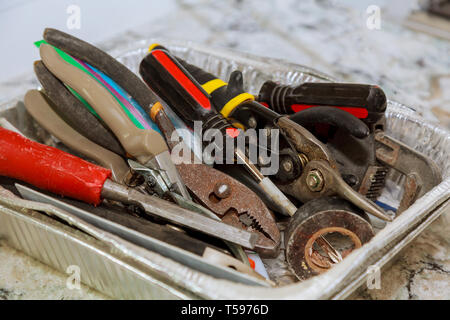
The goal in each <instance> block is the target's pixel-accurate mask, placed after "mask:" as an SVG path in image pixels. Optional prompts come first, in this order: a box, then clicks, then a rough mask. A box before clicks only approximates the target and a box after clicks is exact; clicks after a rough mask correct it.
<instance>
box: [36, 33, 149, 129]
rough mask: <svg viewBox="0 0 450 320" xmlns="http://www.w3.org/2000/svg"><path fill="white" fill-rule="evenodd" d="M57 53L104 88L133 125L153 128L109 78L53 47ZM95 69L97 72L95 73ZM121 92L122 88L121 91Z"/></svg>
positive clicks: (91, 110)
mask: <svg viewBox="0 0 450 320" xmlns="http://www.w3.org/2000/svg"><path fill="white" fill-rule="evenodd" d="M43 44H45V45H49V44H47V42H45V41H44V40H41V41H37V42H35V45H36V46H37V47H38V48H40V47H41V45H43ZM53 48H54V49H55V51H56V52H57V53H58V54H59V56H60V57H61V58H62V59H63V60H64V61H66V62H67V63H68V64H70V65H72V66H74V67H76V68H77V69H79V70H81V71H83V72H84V73H85V74H86V75H88V76H90V77H92V79H95V80H96V81H97V82H98V83H99V84H100V85H101V86H103V87H104V88H105V89H106V90H107V91H108V92H109V93H110V94H111V95H112V96H113V97H114V98H115V99H116V101H117V103H118V104H119V105H120V107H121V108H122V109H123V110H124V111H125V113H126V114H127V115H128V117H129V118H130V120H131V121H132V122H133V124H134V125H135V126H136V127H138V128H139V129H150V128H151V126H150V125H149V122H147V121H146V120H145V119H144V118H143V116H142V114H144V117H145V112H144V111H143V110H142V108H141V107H140V106H137V104H136V106H137V108H136V107H135V106H134V105H132V104H130V103H129V101H128V99H126V98H125V97H124V96H122V95H120V94H119V93H118V92H117V90H116V89H119V88H120V87H119V86H118V85H117V84H116V83H115V82H114V81H113V80H112V79H110V78H109V77H108V76H106V75H105V74H103V73H101V71H99V70H96V69H95V68H94V67H92V66H90V65H88V64H87V63H85V62H84V61H81V60H79V59H76V58H74V57H72V56H71V55H69V54H67V53H66V52H64V51H62V50H61V49H58V48H56V47H53ZM94 69H95V71H94ZM66 87H67V88H68V89H69V91H70V92H71V93H72V94H73V95H74V96H75V97H77V98H78V99H79V100H80V101H81V102H82V103H83V105H84V106H85V107H86V108H88V109H89V111H90V112H92V113H93V114H94V115H95V116H96V117H98V118H99V119H100V116H99V115H98V114H97V112H96V111H95V110H94V108H92V106H91V105H90V104H89V102H87V101H86V100H85V99H84V98H83V97H82V96H81V95H80V94H79V93H78V92H77V91H76V90H74V89H73V88H71V87H70V86H69V85H67V84H66ZM119 91H121V88H120V89H119ZM150 123H151V121H150Z"/></svg>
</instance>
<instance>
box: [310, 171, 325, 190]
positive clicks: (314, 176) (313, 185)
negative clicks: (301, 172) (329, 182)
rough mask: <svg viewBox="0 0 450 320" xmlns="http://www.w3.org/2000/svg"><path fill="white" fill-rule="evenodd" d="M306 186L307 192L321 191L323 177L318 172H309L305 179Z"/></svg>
mask: <svg viewBox="0 0 450 320" xmlns="http://www.w3.org/2000/svg"><path fill="white" fill-rule="evenodd" d="M306 184H307V185H308V188H309V190H311V191H313V192H318V191H320V190H322V189H323V184H324V181H323V176H322V174H321V173H320V171H319V170H311V171H310V172H309V173H308V176H307V177H306Z"/></svg>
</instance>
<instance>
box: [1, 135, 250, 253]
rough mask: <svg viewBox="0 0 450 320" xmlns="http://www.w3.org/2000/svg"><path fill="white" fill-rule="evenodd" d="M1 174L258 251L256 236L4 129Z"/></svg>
mask: <svg viewBox="0 0 450 320" xmlns="http://www.w3.org/2000/svg"><path fill="white" fill-rule="evenodd" d="M0 147H1V155H2V156H1V157H0V175H3V176H6V177H10V178H15V179H18V180H21V181H25V182H28V183H30V184H31V185H34V186H36V187H38V188H41V189H44V190H48V191H51V192H54V193H56V194H60V195H65V196H67V197H71V198H74V199H77V200H81V201H84V202H87V203H91V204H94V205H98V204H99V203H100V202H101V201H102V200H103V199H110V200H115V201H119V202H122V203H125V204H129V205H136V206H138V207H140V208H141V209H142V210H143V212H144V213H146V214H148V215H151V216H156V217H159V218H161V219H165V220H167V221H170V222H171V223H173V224H176V225H180V226H183V227H187V228H190V229H193V230H196V231H199V232H203V233H205V234H208V235H211V236H213V237H217V238H219V239H223V240H228V241H230V242H233V243H236V244H238V245H242V246H244V247H246V248H254V243H255V242H256V239H255V237H256V236H255V234H252V233H250V232H247V231H245V230H240V229H237V228H235V227H233V226H230V225H227V224H224V223H222V222H219V221H216V220H213V219H210V218H207V217H205V216H203V215H201V214H199V213H197V212H193V211H191V210H187V209H184V208H181V207H179V206H177V205H175V204H173V203H171V202H168V201H165V200H163V199H160V198H158V197H155V196H150V195H146V194H143V193H141V192H139V191H137V190H134V189H132V188H128V187H126V186H124V185H121V184H118V183H116V182H113V181H112V180H110V179H109V177H110V176H111V171H110V170H107V169H105V168H102V167H99V166H97V165H94V164H92V163H89V162H87V161H84V160H82V159H80V158H78V157H75V156H73V155H70V154H68V153H66V152H63V151H61V150H59V149H56V148H53V147H49V146H46V145H42V144H39V143H37V142H33V141H31V140H29V139H26V138H24V137H22V136H21V135H19V134H17V133H15V132H12V131H9V130H6V129H3V128H0Z"/></svg>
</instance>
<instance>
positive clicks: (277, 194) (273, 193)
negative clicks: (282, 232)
mask: <svg viewBox="0 0 450 320" xmlns="http://www.w3.org/2000/svg"><path fill="white" fill-rule="evenodd" d="M235 155H236V158H237V159H238V160H240V161H241V162H242V163H243V164H244V167H245V168H246V169H247V170H248V171H249V172H250V174H251V175H252V176H253V177H254V178H255V180H256V181H258V184H259V186H260V187H261V188H262V189H263V190H264V192H265V193H266V194H267V195H268V196H269V197H270V198H271V200H272V201H273V202H274V203H276V204H278V205H279V206H280V208H281V209H282V210H283V212H282V213H283V214H285V215H288V216H291V217H292V216H293V215H294V214H295V212H296V211H297V207H296V206H295V205H294V204H293V203H292V202H291V201H290V200H289V199H288V198H287V197H286V196H285V195H284V193H282V192H281V191H280V189H278V187H277V186H275V184H274V183H273V182H272V181H271V180H270V179H269V178H267V177H264V176H263V175H262V174H261V172H260V171H259V170H258V168H256V166H255V165H254V164H252V163H251V162H250V160H249V159H248V158H247V156H246V155H245V154H244V152H242V151H241V150H240V149H239V148H236V151H235Z"/></svg>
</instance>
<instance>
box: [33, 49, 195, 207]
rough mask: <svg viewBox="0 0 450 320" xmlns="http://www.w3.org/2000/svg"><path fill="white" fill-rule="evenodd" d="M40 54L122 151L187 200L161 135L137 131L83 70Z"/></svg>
mask: <svg viewBox="0 0 450 320" xmlns="http://www.w3.org/2000/svg"><path fill="white" fill-rule="evenodd" d="M39 50H40V54H41V57H42V61H43V63H44V65H45V66H46V68H47V69H48V70H49V71H50V72H51V73H52V74H53V75H54V76H55V77H56V78H58V79H59V80H61V81H62V82H64V83H65V84H66V85H68V86H70V87H71V88H72V89H73V90H75V91H76V92H78V93H79V94H80V96H82V97H83V98H84V99H85V100H86V101H87V102H88V103H89V104H90V105H91V106H92V107H93V108H94V110H95V111H96V112H97V113H98V115H99V116H100V117H101V119H102V120H103V121H104V122H105V124H106V125H107V126H108V127H109V128H110V129H111V131H112V132H113V133H114V135H115V136H116V137H117V139H118V140H119V141H120V143H121V145H122V146H123V148H124V149H125V151H126V152H127V153H128V154H129V155H131V156H132V157H134V158H136V159H137V161H138V162H139V163H141V164H142V165H144V166H145V167H148V168H151V169H154V170H157V169H163V170H164V171H165V172H166V176H167V178H168V180H169V182H170V184H169V186H170V187H171V188H172V187H173V188H174V189H175V190H176V191H177V192H178V193H180V194H181V195H182V196H183V197H185V198H187V199H190V195H189V193H188V191H187V190H186V188H185V186H184V184H183V182H182V180H181V177H180V176H179V174H178V172H177V170H176V167H175V166H174V164H173V163H172V161H171V158H170V153H169V152H168V148H167V145H166V143H165V142H164V139H163V138H162V137H161V135H160V134H159V133H158V132H157V131H155V130H151V129H147V130H141V129H139V128H137V127H136V126H135V124H134V123H133V122H132V121H131V120H130V119H129V118H128V116H127V114H126V112H125V111H124V110H123V108H122V106H121V105H120V104H119V102H118V101H117V99H116V98H115V97H114V96H113V95H112V94H111V92H110V91H109V90H108V89H107V88H106V87H105V86H104V85H102V84H101V83H99V82H98V81H97V80H96V79H94V78H93V77H91V76H90V75H89V74H87V73H85V72H84V71H83V70H80V69H79V68H77V67H75V66H73V65H71V64H70V63H68V62H67V61H66V60H64V59H63V58H62V57H61V55H60V54H58V52H57V51H56V50H55V49H54V48H53V47H51V46H50V45H48V44H41V46H40V48H39Z"/></svg>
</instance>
